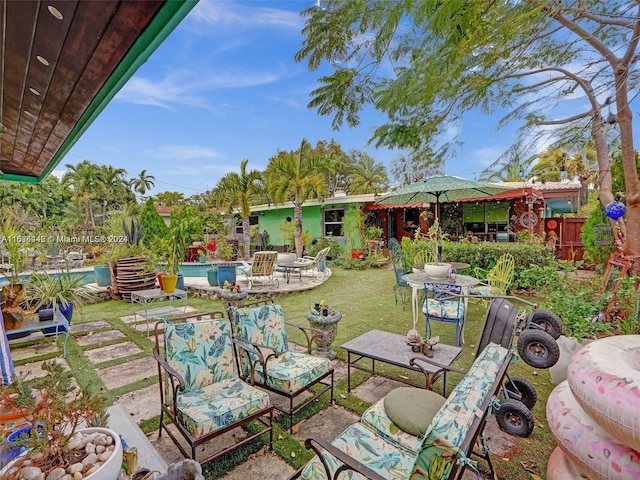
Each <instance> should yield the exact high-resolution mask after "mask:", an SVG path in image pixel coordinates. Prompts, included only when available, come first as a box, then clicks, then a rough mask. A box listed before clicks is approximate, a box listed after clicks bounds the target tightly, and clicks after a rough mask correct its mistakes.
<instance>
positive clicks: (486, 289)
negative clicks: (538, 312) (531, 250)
mask: <svg viewBox="0 0 640 480" xmlns="http://www.w3.org/2000/svg"><path fill="white" fill-rule="evenodd" d="M515 263H516V262H515V260H514V258H513V255H511V254H510V253H504V254H502V255H501V256H500V258H499V259H498V261H497V262H496V264H495V266H494V267H493V268H492V269H491V270H484V269H482V268H479V267H476V269H475V276H476V278H479V279H481V281H480V284H479V285H476V286H474V287H473V288H472V289H471V294H472V295H479V296H481V297H492V296H496V295H506V294H507V292H508V291H509V286H510V285H511V282H512V281H513V276H514V273H515Z"/></svg>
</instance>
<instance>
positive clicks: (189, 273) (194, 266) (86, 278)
mask: <svg viewBox="0 0 640 480" xmlns="http://www.w3.org/2000/svg"><path fill="white" fill-rule="evenodd" d="M211 265H213V264H212V263H211V262H208V263H183V264H182V265H181V266H180V271H179V272H178V273H179V274H181V275H184V276H185V277H204V278H206V277H207V270H209V269H210V268H211ZM49 275H51V276H52V277H56V276H58V275H60V273H58V272H49ZM69 275H70V276H71V277H72V278H76V277H82V285H85V284H87V283H95V282H96V274H95V273H94V271H93V269H91V270H89V269H86V270H72V271H70V272H69ZM30 278H31V273H21V274H20V279H21V280H23V281H25V282H28V281H29V280H30ZM8 283H9V281H8V280H7V279H6V278H3V277H2V276H0V286H3V285H7V284H8Z"/></svg>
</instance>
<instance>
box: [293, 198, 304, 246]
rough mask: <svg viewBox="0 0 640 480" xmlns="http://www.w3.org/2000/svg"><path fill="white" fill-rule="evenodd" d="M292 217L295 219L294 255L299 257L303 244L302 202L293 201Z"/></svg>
mask: <svg viewBox="0 0 640 480" xmlns="http://www.w3.org/2000/svg"><path fill="white" fill-rule="evenodd" d="M293 218H294V220H295V236H296V255H297V257H298V258H301V257H302V255H303V251H304V246H303V245H302V202H296V203H294V205H293Z"/></svg>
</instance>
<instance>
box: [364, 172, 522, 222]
mask: <svg viewBox="0 0 640 480" xmlns="http://www.w3.org/2000/svg"><path fill="white" fill-rule="evenodd" d="M506 190H510V189H509V188H504V187H498V186H495V185H491V184H488V183H482V182H476V181H474V180H467V179H465V178H461V177H454V176H450V175H436V176H433V177H428V178H425V179H423V180H419V181H417V182H415V183H411V184H409V185H405V186H404V187H401V188H399V189H397V190H394V191H393V192H390V193H387V194H386V195H383V196H382V197H380V198H379V199H378V200H376V202H375V203H376V204H377V205H380V204H401V205H406V204H409V203H435V204H436V218H438V215H439V209H440V208H439V205H440V203H449V202H455V201H457V200H465V199H469V198H477V197H486V196H489V195H495V194H496V193H500V192H504V191H506Z"/></svg>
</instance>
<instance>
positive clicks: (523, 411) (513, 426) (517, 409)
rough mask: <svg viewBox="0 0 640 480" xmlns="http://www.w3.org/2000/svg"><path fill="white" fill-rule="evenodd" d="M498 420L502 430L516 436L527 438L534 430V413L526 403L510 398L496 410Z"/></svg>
mask: <svg viewBox="0 0 640 480" xmlns="http://www.w3.org/2000/svg"><path fill="white" fill-rule="evenodd" d="M496 421H497V422H498V426H499V427H500V430H502V431H503V432H506V433H508V434H509V435H513V436H514V437H523V438H526V437H528V436H529V435H531V433H532V432H533V426H534V420H533V414H532V413H531V412H530V411H529V409H528V408H527V407H526V406H525V405H524V403H522V402H519V401H518V400H514V399H512V398H508V399H507V400H505V401H504V402H502V404H501V405H500V408H499V409H498V411H496Z"/></svg>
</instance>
